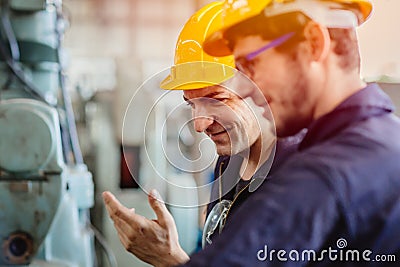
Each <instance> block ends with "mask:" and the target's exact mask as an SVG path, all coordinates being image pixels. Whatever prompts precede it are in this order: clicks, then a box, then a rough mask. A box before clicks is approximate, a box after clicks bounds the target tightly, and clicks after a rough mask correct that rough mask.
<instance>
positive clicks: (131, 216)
mask: <svg viewBox="0 0 400 267" xmlns="http://www.w3.org/2000/svg"><path fill="white" fill-rule="evenodd" d="M103 200H104V204H105V206H106V209H107V212H108V214H109V215H110V217H111V219H112V220H113V221H114V223H117V222H120V221H123V222H125V223H127V224H128V225H142V224H143V223H144V218H143V217H142V216H140V215H138V214H136V213H135V210H134V209H128V208H127V207H125V206H124V205H122V204H121V203H120V202H119V201H118V200H117V199H116V198H115V196H114V195H113V194H111V193H110V192H107V191H106V192H103Z"/></svg>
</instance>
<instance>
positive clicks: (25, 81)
mask: <svg viewBox="0 0 400 267" xmlns="http://www.w3.org/2000/svg"><path fill="white" fill-rule="evenodd" d="M0 3H1V6H0V13H1V23H0V266H8V265H17V266H35V267H37V266H54V267H55V266H64V267H89V266H90V267H92V266H94V265H95V257H94V237H93V231H92V230H91V228H90V216H89V208H90V207H92V206H93V201H94V200H93V199H94V198H93V181H92V175H91V173H90V172H89V171H88V170H87V168H86V165H85V164H84V162H83V159H82V155H81V152H80V148H79V143H78V139H77V133H76V127H75V120H74V115H73V111H72V105H71V100H70V97H69V95H68V90H67V88H66V85H65V78H64V73H63V69H64V61H65V60H64V58H65V56H64V54H65V53H63V50H62V47H61V43H62V42H61V41H62V37H63V32H64V30H65V28H66V25H67V23H68V22H67V20H66V19H64V17H63V13H62V2H61V0H1V1H0Z"/></svg>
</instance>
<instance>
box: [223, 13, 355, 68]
mask: <svg viewBox="0 0 400 267" xmlns="http://www.w3.org/2000/svg"><path fill="white" fill-rule="evenodd" d="M310 21H311V19H310V18H309V17H308V16H306V15H304V14H303V13H301V12H290V13H284V14H280V15H277V16H273V17H266V16H265V15H264V13H263V12H262V13H261V14H260V15H258V16H255V17H253V18H250V19H248V20H246V21H244V22H242V23H240V24H237V25H234V26H233V27H231V28H230V29H228V30H227V31H226V32H225V33H224V37H225V38H226V39H227V40H228V43H229V46H230V48H231V49H232V50H233V44H234V43H235V41H236V40H237V38H239V37H244V36H249V35H259V36H261V38H263V39H264V40H273V39H275V38H278V37H280V36H282V35H283V34H286V33H289V32H294V33H295V35H294V36H293V37H292V38H291V39H289V40H288V41H287V42H285V43H284V44H282V45H280V46H279V47H277V48H276V50H277V51H278V52H282V53H288V52H289V53H291V51H295V49H296V46H297V44H299V43H300V42H301V41H303V40H305V38H304V34H303V33H304V28H305V26H306V25H307V23H309V22H310ZM328 31H329V36H330V38H331V40H332V42H333V45H334V49H333V51H334V53H335V54H336V55H338V56H339V57H340V61H339V65H340V67H341V68H342V69H345V70H352V69H354V68H357V70H359V68H360V55H359V49H358V42H357V34H356V31H355V29H354V28H349V29H339V28H329V29H328Z"/></svg>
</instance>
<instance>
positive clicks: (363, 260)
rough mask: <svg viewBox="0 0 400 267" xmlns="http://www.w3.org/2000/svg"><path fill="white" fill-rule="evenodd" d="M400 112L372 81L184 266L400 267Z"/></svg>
mask: <svg viewBox="0 0 400 267" xmlns="http://www.w3.org/2000/svg"><path fill="white" fill-rule="evenodd" d="M393 109H394V107H393V104H392V102H391V101H390V99H389V97H388V96H387V95H385V94H384V93H383V92H382V91H381V89H380V88H379V86H378V85H376V84H370V85H368V86H367V87H366V88H364V89H363V90H361V91H358V92H357V93H355V94H354V95H352V96H350V97H349V98H348V99H346V100H345V101H344V102H342V103H341V104H340V105H339V106H337V107H336V108H335V109H334V110H333V111H331V112H330V113H328V114H326V115H324V116H322V117H321V118H319V119H318V120H316V121H314V122H313V123H312V124H311V125H310V126H309V127H308V132H307V134H306V136H305V137H304V139H303V141H302V142H301V144H300V145H299V148H298V152H296V153H295V155H293V156H291V157H290V158H289V159H288V160H287V161H285V162H284V163H283V164H282V166H280V167H279V168H278V169H277V170H276V172H275V173H274V174H273V175H272V176H271V177H270V178H269V179H267V180H265V182H264V183H263V184H262V185H261V187H260V188H258V189H257V190H256V191H255V192H254V193H252V194H251V195H250V196H249V197H248V198H247V200H246V201H245V202H243V203H242V204H241V205H240V207H238V209H237V210H236V212H235V214H232V217H231V218H230V219H228V220H227V223H226V226H225V228H224V230H223V231H222V233H221V235H219V236H217V237H216V238H215V239H214V240H213V244H212V245H209V246H207V247H206V248H205V249H204V250H203V251H201V252H199V253H197V254H196V255H192V257H191V260H190V261H189V262H188V263H187V264H185V265H184V266H213V267H214V266H216V267H223V266H227V267H228V266H229V267H231V266H251V267H253V266H296V267H297V266H400V121H399V119H398V118H397V117H396V116H395V115H394V114H393ZM272 250H274V251H273V253H272ZM278 251H281V252H279V253H280V254H279V253H278ZM293 251H294V252H293ZM305 251H307V252H308V254H309V255H311V256H308V257H307V253H304V252H305ZM356 251H358V256H359V258H358V260H357V254H356ZM296 252H297V254H296ZM311 252H314V253H316V256H315V257H316V258H313V257H312V256H313V255H312V254H311ZM347 252H350V253H347ZM274 253H275V254H274ZM278 254H279V255H278ZM299 255H300V256H299ZM302 255H305V257H304V258H302V257H301V256H302ZM278 256H279V257H278ZM302 259H303V260H302ZM383 259H384V260H387V261H380V260H383ZM393 260H395V262H393Z"/></svg>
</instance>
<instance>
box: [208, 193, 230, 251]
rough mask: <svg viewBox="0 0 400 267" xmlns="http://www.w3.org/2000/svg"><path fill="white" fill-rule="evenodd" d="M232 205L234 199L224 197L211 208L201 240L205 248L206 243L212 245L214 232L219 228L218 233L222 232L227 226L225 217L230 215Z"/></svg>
mask: <svg viewBox="0 0 400 267" xmlns="http://www.w3.org/2000/svg"><path fill="white" fill-rule="evenodd" d="M231 205H232V201H230V200H226V199H224V200H222V201H220V202H218V203H217V204H216V205H215V206H214V208H213V209H212V210H211V212H210V214H209V215H208V217H207V220H206V222H205V224H204V229H203V237H202V240H201V244H202V247H203V248H204V247H205V246H206V244H209V245H210V244H211V243H212V241H211V236H212V235H213V234H214V232H215V230H217V228H219V229H218V230H219V232H218V233H221V231H222V229H223V228H224V226H225V219H226V216H227V215H228V211H229V209H230V207H231Z"/></svg>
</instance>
